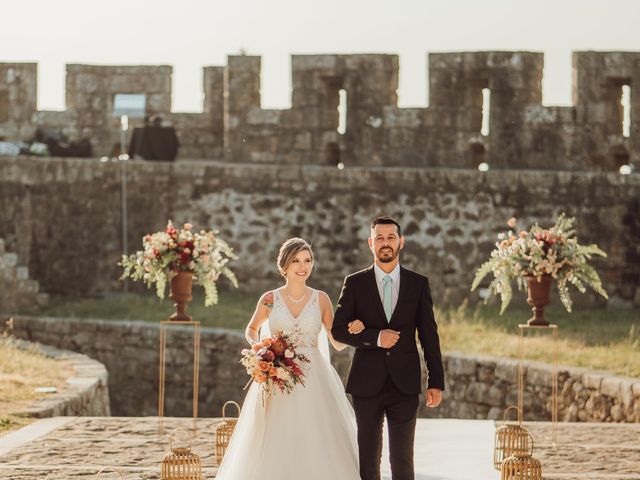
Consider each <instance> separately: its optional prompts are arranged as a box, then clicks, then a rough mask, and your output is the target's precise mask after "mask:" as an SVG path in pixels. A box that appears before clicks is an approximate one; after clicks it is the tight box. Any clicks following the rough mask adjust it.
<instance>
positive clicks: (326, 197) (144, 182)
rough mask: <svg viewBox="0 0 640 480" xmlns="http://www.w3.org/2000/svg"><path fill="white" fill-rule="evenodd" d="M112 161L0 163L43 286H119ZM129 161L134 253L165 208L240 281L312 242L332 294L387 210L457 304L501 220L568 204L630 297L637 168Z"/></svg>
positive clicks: (633, 293) (10, 220)
mask: <svg viewBox="0 0 640 480" xmlns="http://www.w3.org/2000/svg"><path fill="white" fill-rule="evenodd" d="M120 168H121V166H120V165H119V164H118V163H117V162H113V163H112V162H106V163H102V162H100V161H98V160H96V159H41V158H16V159H3V160H2V161H0V179H1V180H0V238H4V239H5V241H6V243H7V248H8V249H9V250H11V251H13V252H16V253H17V254H18V255H19V256H20V258H21V259H22V261H23V262H24V264H25V265H27V266H28V267H29V272H30V274H31V276H32V278H34V279H37V280H38V281H39V282H40V285H41V287H42V289H43V290H44V291H46V292H48V293H51V294H54V293H56V294H71V295H88V294H90V295H94V294H103V293H106V292H112V291H118V290H120V289H121V284H119V282H118V281H117V279H118V277H119V276H120V273H121V271H120V269H119V268H118V267H117V266H116V263H117V262H118V260H119V259H120V255H121V251H122V245H121V196H120V188H121V171H120ZM127 172H128V199H129V203H128V205H129V213H128V225H129V230H128V243H129V248H130V250H131V251H133V250H137V249H139V248H141V239H142V236H143V235H144V234H146V233H148V232H153V231H157V230H161V229H163V228H164V227H165V225H166V221H167V219H172V220H173V221H174V222H176V223H178V224H181V223H183V222H187V221H190V222H192V223H193V224H194V225H195V227H196V228H214V229H218V230H219V231H220V233H221V235H222V236H223V238H224V239H226V240H227V241H228V242H229V243H230V244H231V245H232V246H233V247H234V249H235V250H236V253H237V254H238V255H239V257H240V258H239V260H238V261H236V262H234V263H233V264H232V266H233V269H234V270H235V271H236V272H237V274H238V276H239V279H240V283H241V285H242V286H243V288H245V289H249V290H256V289H263V288H264V289H266V288H273V287H274V285H276V284H278V283H279V282H280V277H279V276H278V274H277V272H276V269H275V259H276V256H277V252H278V248H279V246H280V245H281V243H282V242H283V241H284V240H285V239H286V238H288V237H291V236H302V237H304V238H306V239H308V240H309V241H311V242H312V243H313V246H314V248H315V250H316V258H317V265H316V267H317V268H316V270H315V272H314V274H313V277H312V279H311V283H312V285H314V286H316V287H321V288H324V289H326V290H327V292H328V293H329V295H331V296H332V297H335V296H336V295H337V294H338V293H339V290H340V287H341V283H342V278H343V277H344V275H346V274H348V273H350V272H353V271H356V270H359V269H361V268H364V267H366V266H367V265H369V264H370V263H371V253H370V252H369V250H368V247H367V244H366V237H367V236H368V234H369V231H368V225H369V221H370V219H371V218H372V217H373V216H374V215H376V214H379V213H381V212H385V213H390V214H392V215H395V216H397V217H398V219H399V221H400V222H401V223H402V225H403V227H404V233H405V234H406V239H407V241H406V245H405V249H404V252H403V257H402V261H403V264H404V265H406V266H407V267H409V268H412V269H415V270H417V271H419V272H422V273H424V274H427V275H428V276H429V277H430V278H431V285H432V289H433V292H434V295H435V300H436V303H437V304H442V303H445V302H457V301H460V300H462V299H463V298H464V297H467V296H468V295H469V294H470V292H469V287H470V285H471V281H472V279H473V275H474V271H475V269H476V268H477V267H478V266H479V265H480V263H482V262H483V261H484V260H486V259H487V258H488V256H489V252H490V251H491V250H492V249H493V248H494V243H495V241H496V234H497V233H498V232H500V231H504V230H506V228H507V227H506V225H505V221H506V219H508V218H510V217H511V216H515V217H517V218H518V219H519V221H520V225H521V226H525V225H529V224H530V223H532V222H533V221H538V222H540V223H541V224H543V225H549V224H550V223H552V222H553V219H554V218H555V217H556V215H558V214H559V213H561V212H562V211H565V212H566V213H567V214H568V215H575V216H577V219H578V235H579V240H580V241H581V242H582V243H592V242H595V243H598V244H599V245H600V246H601V247H602V248H603V249H604V250H605V251H606V252H608V254H609V257H608V258H606V259H600V258H596V259H594V260H593V262H594V266H595V267H596V268H597V270H598V271H599V272H600V274H601V276H602V278H603V282H604V286H605V288H606V289H607V290H608V292H609V294H610V296H611V297H612V298H613V299H617V300H622V301H624V302H627V303H630V302H633V301H634V298H635V299H636V301H640V300H639V299H640V292H639V290H640V250H638V248H639V247H638V245H640V223H639V222H640V176H638V175H619V174H616V173H604V172H573V173H572V172H552V171H533V170H509V171H495V170H491V171H489V172H485V173H481V172H478V171H477V170H472V169H438V168H408V167H407V168H402V169H400V168H392V167H354V168H348V169H344V170H339V169H337V168H332V167H325V166H305V167H302V166H300V167H296V166H287V165H250V164H241V165H240V164H229V163H226V162H187V161H185V162H177V163H164V162H163V163H160V162H158V163H156V162H144V161H130V162H128V167H127ZM196 288H198V287H196ZM474 294H475V293H474ZM523 297H524V295H523V294H520V295H516V298H517V299H522V298H523ZM574 299H575V300H576V301H591V299H592V297H591V296H581V295H579V294H577V292H576V294H575V295H574ZM555 302H556V304H557V300H555Z"/></svg>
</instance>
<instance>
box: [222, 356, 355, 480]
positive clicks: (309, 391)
mask: <svg viewBox="0 0 640 480" xmlns="http://www.w3.org/2000/svg"><path fill="white" fill-rule="evenodd" d="M297 351H298V352H299V353H303V354H305V355H306V356H307V357H308V358H309V360H310V363H309V364H308V369H307V373H306V378H305V385H304V386H302V385H296V387H295V388H294V390H293V391H292V392H291V393H290V394H288V395H287V394H281V393H279V392H277V393H274V394H273V395H272V397H271V399H270V400H269V401H267V402H264V405H263V401H262V398H261V397H262V395H261V390H260V389H261V387H260V386H259V385H257V384H255V383H253V384H252V385H251V387H250V388H249V391H248V393H247V396H246V398H245V400H244V405H243V407H242V412H241V414H240V418H239V419H238V423H237V425H236V428H235V430H234V433H233V437H232V438H231V442H230V444H229V447H228V449H227V452H226V454H225V457H224V461H223V462H222V465H221V466H220V468H219V470H218V474H217V476H216V480H258V479H262V478H277V479H278V480H301V479H305V480H316V479H317V480H327V479H333V478H336V479H340V480H358V479H359V478H360V475H359V472H358V450H357V438H356V424H355V416H354V413H353V409H352V407H351V404H350V403H349V401H348V400H347V397H346V395H345V393H344V388H343V386H342V382H341V380H340V377H339V376H338V374H337V373H336V371H335V369H334V368H333V366H332V365H331V364H330V363H329V362H328V361H327V359H325V358H324V357H323V356H322V355H321V354H320V351H319V350H318V349H317V348H311V347H307V348H300V347H298V348H297Z"/></svg>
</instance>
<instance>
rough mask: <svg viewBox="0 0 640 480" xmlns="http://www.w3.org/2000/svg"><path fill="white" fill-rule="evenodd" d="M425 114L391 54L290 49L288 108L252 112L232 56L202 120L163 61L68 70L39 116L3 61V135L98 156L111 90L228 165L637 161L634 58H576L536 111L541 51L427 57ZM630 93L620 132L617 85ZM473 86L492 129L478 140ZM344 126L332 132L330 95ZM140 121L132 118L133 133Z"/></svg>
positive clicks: (210, 83)
mask: <svg viewBox="0 0 640 480" xmlns="http://www.w3.org/2000/svg"><path fill="white" fill-rule="evenodd" d="M428 64H429V79H428V81H429V100H428V103H429V106H428V107H424V108H399V107H398V105H397V93H396V92H397V88H398V70H399V66H398V65H399V59H398V56H397V55H383V54H352V55H343V54H326V55H293V56H292V59H291V65H292V97H291V98H292V105H291V108H288V109H282V110H274V109H262V108H261V98H260V74H261V58H260V57H257V56H247V55H241V56H229V57H228V60H227V65H225V66H210V67H205V68H204V69H203V79H204V82H203V83H204V101H203V113H196V114H191V113H173V112H171V75H172V68H171V67H170V66H92V65H68V66H67V80H66V82H67V110H66V111H65V112H38V111H37V109H36V75H37V72H36V65H35V64H9V63H4V64H0V137H3V136H4V137H6V138H7V139H22V140H25V139H28V138H29V137H30V136H31V135H32V134H33V132H34V131H35V128H36V127H38V126H43V127H50V128H57V129H60V130H63V131H64V132H65V133H66V134H68V135H69V136H70V137H71V138H72V139H77V138H82V137H86V138H90V139H91V142H92V144H93V147H94V155H95V156H98V157H99V156H103V155H109V154H112V153H113V151H114V148H116V147H117V145H118V144H119V133H118V125H117V119H115V118H113V115H112V110H113V97H114V95H115V94H116V93H145V94H146V95H147V97H148V113H149V114H150V115H153V114H161V115H162V116H163V117H164V118H165V119H166V120H168V121H170V122H171V123H173V124H174V125H175V127H176V129H177V133H178V137H179V140H180V143H181V149H180V154H179V155H180V157H181V158H187V159H203V158H208V159H217V160H225V161H227V162H232V163H246V162H251V163H284V164H297V165H309V164H315V165H332V166H335V165H337V164H338V163H343V164H344V165H346V166H347V167H349V166H357V165H363V166H364V165H366V166H372V165H385V166H415V167H428V166H439V167H451V168H477V166H478V165H479V164H480V163H483V162H486V163H488V164H489V165H490V166H491V167H492V168H500V169H550V170H593V169H596V170H605V171H617V170H618V169H619V167H620V166H621V165H625V164H631V165H635V166H636V167H637V166H638V164H639V161H640V157H639V155H640V153H638V152H640V148H638V147H640V143H639V142H640V140H639V136H640V135H639V133H640V126H639V125H640V124H639V123H638V122H637V121H636V119H637V118H640V95H635V94H634V92H635V88H636V86H637V85H638V83H640V66H639V65H640V53H638V52H590V51H585V52H574V53H573V73H574V79H573V102H574V105H573V106H570V107H557V106H549V107H547V106H543V105H542V76H543V68H544V58H543V55H542V53H539V52H525V51H512V52H508V51H500V52H496V51H486V52H443V53H431V54H429V56H428ZM623 86H628V87H629V88H631V89H632V93H631V96H630V99H631V100H630V118H631V127H630V134H629V136H625V135H623V129H622V123H623V122H622V120H623V107H622V106H621V97H622V88H623ZM483 89H487V90H488V91H489V93H490V97H489V98H490V100H489V104H488V111H485V114H488V115H489V121H488V125H489V131H488V132H484V133H483V132H481V126H482V118H483ZM341 90H344V92H346V104H345V105H344V107H345V109H346V130H345V131H344V132H340V133H339V132H338V131H337V128H338V106H339V92H340V91H341ZM136 124H139V122H137V123H136V122H135V121H133V122H132V126H135V125H136Z"/></svg>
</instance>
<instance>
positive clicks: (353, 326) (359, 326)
mask: <svg viewBox="0 0 640 480" xmlns="http://www.w3.org/2000/svg"><path fill="white" fill-rule="evenodd" d="M348 326H349V333H351V334H352V335H356V334H358V333H360V332H362V331H363V330H364V323H362V322H361V321H360V320H354V321H353V322H349V325H348Z"/></svg>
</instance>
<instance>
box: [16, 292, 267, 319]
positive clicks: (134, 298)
mask: <svg viewBox="0 0 640 480" xmlns="http://www.w3.org/2000/svg"><path fill="white" fill-rule="evenodd" d="M259 296H260V294H259V293H246V292H242V291H239V290H236V289H233V290H228V291H223V292H220V301H219V302H218V304H217V305H214V306H212V307H205V306H204V293H203V292H202V289H200V288H197V289H194V291H193V300H192V301H191V303H189V306H188V308H187V313H188V314H189V315H191V317H193V319H194V320H198V321H200V322H201V323H202V325H203V326H207V327H225V328H233V329H244V328H245V327H246V325H247V323H248V321H249V319H250V318H251V315H252V314H253V311H254V310H255V307H256V304H257V302H258V298H259ZM173 312H175V309H174V307H173V302H172V301H171V300H170V299H169V298H165V299H164V300H161V299H159V298H158V297H156V296H155V295H153V294H151V293H145V294H138V293H122V294H113V295H109V296H107V297H104V298H86V299H69V298H64V297H53V298H52V299H51V301H50V302H49V305H48V306H47V307H45V308H41V309H39V310H37V311H28V310H26V311H24V312H20V313H25V314H32V315H33V314H35V315H41V316H51V317H63V318H100V319H105V320H143V321H147V322H159V321H160V320H167V319H168V318H169V316H170V315H171V314H172V313H173Z"/></svg>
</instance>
